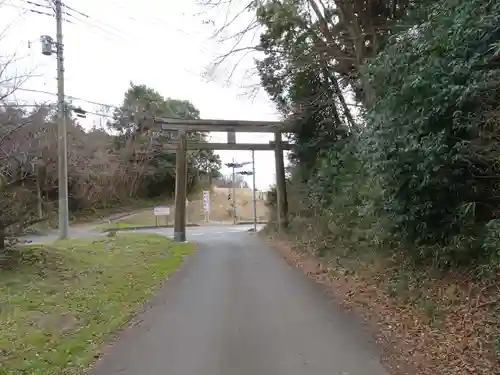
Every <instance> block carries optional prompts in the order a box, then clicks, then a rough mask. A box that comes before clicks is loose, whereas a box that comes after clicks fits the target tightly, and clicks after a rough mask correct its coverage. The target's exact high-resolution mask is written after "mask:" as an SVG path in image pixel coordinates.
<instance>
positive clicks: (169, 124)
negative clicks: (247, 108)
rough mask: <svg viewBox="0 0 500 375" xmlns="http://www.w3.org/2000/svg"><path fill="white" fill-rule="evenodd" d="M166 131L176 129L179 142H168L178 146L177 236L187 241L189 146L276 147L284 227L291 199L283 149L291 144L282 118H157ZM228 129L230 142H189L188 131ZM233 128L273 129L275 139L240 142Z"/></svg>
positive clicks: (280, 220)
mask: <svg viewBox="0 0 500 375" xmlns="http://www.w3.org/2000/svg"><path fill="white" fill-rule="evenodd" d="M154 121H155V122H156V123H159V124H161V125H162V129H163V130H166V131H177V132H178V135H179V139H178V142H176V143H167V144H166V145H165V147H168V148H171V149H176V181H175V223H174V240H175V241H179V242H184V241H186V224H187V223H186V198H187V191H186V190H187V151H188V150H200V149H206V150H274V155H275V160H276V193H277V194H276V195H277V221H278V222H277V224H278V230H279V231H282V230H284V228H285V227H286V225H287V224H288V221H287V219H288V200H287V196H286V181H285V163H284V159H283V150H285V149H286V150H289V149H290V145H289V144H288V143H286V142H282V140H281V133H282V130H283V126H284V124H283V123H282V122H269V121H265V122H259V121H231V120H182V119H155V120H154ZM211 131H214V132H227V133H228V143H204V142H187V134H186V133H187V132H211ZM234 132H262V133H274V135H275V141H274V142H270V143H269V144H262V143H256V144H238V143H235V142H234V139H233V137H234Z"/></svg>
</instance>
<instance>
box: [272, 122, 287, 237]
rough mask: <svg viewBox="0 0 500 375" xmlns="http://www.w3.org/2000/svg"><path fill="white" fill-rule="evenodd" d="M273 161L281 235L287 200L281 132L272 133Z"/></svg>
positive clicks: (278, 222)
mask: <svg viewBox="0 0 500 375" xmlns="http://www.w3.org/2000/svg"><path fill="white" fill-rule="evenodd" d="M274 143H275V149H274V160H275V164H276V205H277V210H276V211H277V212H276V213H277V215H276V224H277V226H278V232H279V233H281V232H283V230H284V229H285V228H286V227H287V225H288V199H287V195H286V179H285V162H284V160H283V145H282V143H281V132H275V133H274Z"/></svg>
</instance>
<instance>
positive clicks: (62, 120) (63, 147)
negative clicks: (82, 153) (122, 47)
mask: <svg viewBox="0 0 500 375" xmlns="http://www.w3.org/2000/svg"><path fill="white" fill-rule="evenodd" d="M54 3H55V11H56V26H57V27H56V51H57V101H58V105H59V123H58V128H57V149H58V164H59V166H58V180H59V238H60V239H61V240H63V239H65V238H67V237H68V232H69V215H68V153H67V140H66V132H67V131H66V116H67V114H66V101H65V98H64V53H63V50H64V45H63V32H62V3H61V0H55V2H54Z"/></svg>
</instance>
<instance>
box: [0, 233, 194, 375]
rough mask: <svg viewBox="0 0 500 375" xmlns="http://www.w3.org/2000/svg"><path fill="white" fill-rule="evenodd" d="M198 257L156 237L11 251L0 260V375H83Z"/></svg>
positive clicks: (187, 248)
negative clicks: (164, 284)
mask: <svg viewBox="0 0 500 375" xmlns="http://www.w3.org/2000/svg"><path fill="white" fill-rule="evenodd" d="M192 251H193V245H191V244H175V243H173V242H172V241H171V240H169V239H167V238H165V237H162V236H159V235H155V234H151V235H150V234H147V235H146V234H119V235H117V236H114V237H106V238H102V237H99V238H94V239H89V238H85V239H76V240H68V241H61V242H58V243H56V244H55V245H54V246H52V247H41V246H30V247H19V248H16V249H13V250H10V251H9V252H8V253H6V254H5V255H4V256H3V257H2V259H0V358H1V361H0V374H1V375H14V374H15V375H18V374H19V375H21V374H30V375H42V374H43V375H47V374H58V375H69V374H81V373H82V372H83V371H85V369H86V368H88V366H89V365H90V364H91V363H92V362H93V361H94V360H95V359H96V358H97V357H98V356H99V355H100V354H101V352H100V351H101V349H102V347H103V345H102V344H103V343H104V342H106V341H107V340H109V339H111V338H112V336H113V334H114V333H116V332H117V331H118V330H119V329H120V328H121V327H123V326H124V325H125V324H126V323H127V322H128V321H129V320H130V319H131V318H132V317H133V316H134V314H135V313H137V312H138V311H139V310H140V309H141V307H142V305H143V303H144V302H145V301H147V300H149V299H150V298H151V297H152V296H153V295H154V294H155V292H156V291H157V290H158V288H159V286H160V284H161V283H162V281H163V280H164V279H165V278H166V277H168V276H169V275H171V274H173V273H174V272H175V271H176V270H177V269H178V268H179V266H180V265H181V264H182V262H183V260H184V258H185V256H187V255H189V254H190V253H191V252H192Z"/></svg>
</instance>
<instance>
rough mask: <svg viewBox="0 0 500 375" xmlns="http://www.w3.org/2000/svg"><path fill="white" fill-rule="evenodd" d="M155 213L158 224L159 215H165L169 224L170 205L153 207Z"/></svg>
mask: <svg viewBox="0 0 500 375" xmlns="http://www.w3.org/2000/svg"><path fill="white" fill-rule="evenodd" d="M153 215H155V220H156V226H158V216H165V218H166V225H168V217H169V216H170V207H168V206H156V207H154V208H153Z"/></svg>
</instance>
